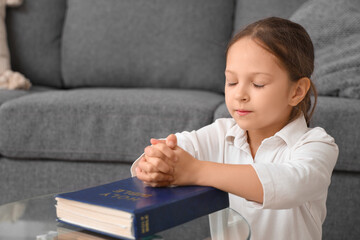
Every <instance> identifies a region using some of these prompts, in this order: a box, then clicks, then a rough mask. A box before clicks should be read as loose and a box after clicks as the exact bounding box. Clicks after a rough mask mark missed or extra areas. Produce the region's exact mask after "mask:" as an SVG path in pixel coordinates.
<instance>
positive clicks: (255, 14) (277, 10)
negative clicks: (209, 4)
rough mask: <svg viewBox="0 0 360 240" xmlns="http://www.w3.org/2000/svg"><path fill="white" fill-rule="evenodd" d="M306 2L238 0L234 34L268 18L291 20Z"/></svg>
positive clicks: (294, 0)
mask: <svg viewBox="0 0 360 240" xmlns="http://www.w3.org/2000/svg"><path fill="white" fill-rule="evenodd" d="M305 1H306V0H286V1H284V0H266V1H264V0H237V1H236V15H235V19H234V34H235V33H237V32H238V31H239V30H240V29H242V28H244V27H245V26H246V25H248V24H250V23H253V22H255V21H257V20H260V19H263V18H267V17H272V16H276V17H282V18H289V17H290V16H291V15H292V14H293V13H294V12H295V11H296V10H297V9H298V8H299V7H300V6H301V4H302V3H304V2H305Z"/></svg>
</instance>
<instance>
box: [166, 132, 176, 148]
mask: <svg viewBox="0 0 360 240" xmlns="http://www.w3.org/2000/svg"><path fill="white" fill-rule="evenodd" d="M166 145H167V146H168V147H169V148H172V149H174V148H175V147H176V146H177V138H176V136H175V134H170V135H169V136H168V137H167V138H166Z"/></svg>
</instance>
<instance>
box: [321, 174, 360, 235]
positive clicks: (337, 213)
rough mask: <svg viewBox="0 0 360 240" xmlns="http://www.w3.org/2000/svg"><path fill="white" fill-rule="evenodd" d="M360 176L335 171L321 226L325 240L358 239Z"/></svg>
mask: <svg viewBox="0 0 360 240" xmlns="http://www.w3.org/2000/svg"><path fill="white" fill-rule="evenodd" d="M359 202H360V174H359V173H350V172H338V171H335V172H334V173H333V175H332V178H331V185H330V188H329V193H328V198H327V201H326V206H327V216H326V219H325V222H324V224H323V238H322V239H326V240H338V239H353V240H355V239H358V238H359V236H360V228H359V226H360V208H359Z"/></svg>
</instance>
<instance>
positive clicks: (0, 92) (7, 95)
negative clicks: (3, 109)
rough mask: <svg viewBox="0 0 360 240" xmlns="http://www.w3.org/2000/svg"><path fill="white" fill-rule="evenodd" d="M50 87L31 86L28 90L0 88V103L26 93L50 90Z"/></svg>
mask: <svg viewBox="0 0 360 240" xmlns="http://www.w3.org/2000/svg"><path fill="white" fill-rule="evenodd" d="M50 90H52V89H51V88H48V87H41V86H33V87H31V88H30V90H26V91H25V90H6V89H0V105H1V104H3V103H4V102H6V101H10V100H12V99H15V98H19V97H22V96H25V95H28V94H33V93H38V92H44V91H50Z"/></svg>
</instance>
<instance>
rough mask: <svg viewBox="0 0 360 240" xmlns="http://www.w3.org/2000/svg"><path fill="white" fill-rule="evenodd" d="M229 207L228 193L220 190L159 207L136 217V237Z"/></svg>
mask: <svg viewBox="0 0 360 240" xmlns="http://www.w3.org/2000/svg"><path fill="white" fill-rule="evenodd" d="M228 206H229V197H228V193H226V192H223V191H221V190H218V189H213V190H211V191H206V192H204V193H202V194H200V195H196V196H193V197H190V198H184V199H182V200H179V201H174V202H173V203H170V204H168V205H165V206H158V207H154V208H152V209H147V210H144V211H142V212H136V213H135V216H134V223H133V224H134V235H135V237H136V238H141V237H147V236H150V235H153V234H155V233H157V232H161V231H163V230H166V229H168V228H171V227H175V226H177V225H180V224H183V223H185V222H188V221H191V220H193V219H195V218H198V217H201V216H204V215H207V214H210V213H213V212H216V211H218V210H221V209H224V208H227V207H228Z"/></svg>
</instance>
